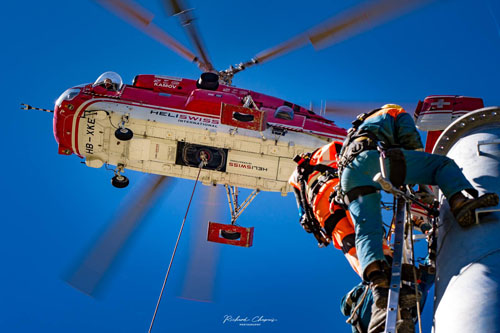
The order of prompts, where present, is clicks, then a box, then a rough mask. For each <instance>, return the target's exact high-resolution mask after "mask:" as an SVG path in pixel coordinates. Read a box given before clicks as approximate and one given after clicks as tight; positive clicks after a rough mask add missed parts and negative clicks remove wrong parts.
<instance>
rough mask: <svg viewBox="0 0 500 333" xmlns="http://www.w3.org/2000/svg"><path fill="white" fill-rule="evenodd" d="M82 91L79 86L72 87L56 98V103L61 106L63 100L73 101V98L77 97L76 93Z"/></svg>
mask: <svg viewBox="0 0 500 333" xmlns="http://www.w3.org/2000/svg"><path fill="white" fill-rule="evenodd" d="M79 93H80V89H78V88H70V89H68V90H66V91H65V92H63V93H62V94H61V96H59V98H58V99H57V100H56V105H57V106H61V103H62V102H63V101H71V100H72V99H73V98H75V96H76V95H78V94H79Z"/></svg>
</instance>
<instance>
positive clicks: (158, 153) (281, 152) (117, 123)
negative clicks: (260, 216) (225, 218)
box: [25, 0, 422, 293]
mask: <svg viewBox="0 0 500 333" xmlns="http://www.w3.org/2000/svg"><path fill="white" fill-rule="evenodd" d="M98 2H99V3H100V4H101V5H102V6H104V7H106V8H108V9H110V10H111V11H113V12H115V13H116V14H118V15H120V16H122V17H123V18H124V19H126V20H127V21H129V22H130V23H132V24H134V25H135V26H137V27H138V28H140V29H141V30H143V31H144V32H145V33H146V34H148V35H150V36H151V37H153V38H155V39H157V40H158V41H160V42H161V43H163V44H165V45H166V46H167V47H169V48H171V49H172V50H174V51H176V52H177V53H179V54H180V55H181V56H182V57H184V58H186V59H188V60H189V61H192V62H194V63H195V64H197V65H198V67H199V68H200V69H201V70H202V71H203V73H202V74H201V76H200V78H199V79H198V80H193V79H186V78H176V77H170V76H163V75H137V76H136V77H135V79H134V80H133V82H132V84H131V85H128V84H124V83H123V81H122V79H121V77H120V76H119V75H118V74H117V73H114V72H106V73H104V74H102V75H101V76H99V78H98V79H97V80H96V81H95V82H94V83H90V84H84V85H80V86H76V87H72V88H70V89H68V90H66V91H65V92H64V93H63V94H62V95H61V96H60V97H59V98H58V99H57V101H56V103H55V109H54V110H53V112H54V135H55V138H56V140H57V142H58V145H59V150H58V151H59V154H63V155H72V154H75V155H77V156H79V157H81V158H83V159H85V164H86V165H87V166H89V167H93V168H100V167H102V166H103V165H106V166H108V165H114V166H115V168H114V169H113V172H114V176H113V178H112V184H113V185H114V186H116V187H119V188H122V187H126V186H127V185H128V184H129V180H128V178H127V177H126V176H125V175H124V171H125V170H127V169H129V170H136V171H141V172H145V173H151V174H156V175H159V176H160V177H158V178H156V179H155V181H154V182H153V183H151V184H149V187H148V188H147V189H146V190H145V191H144V193H142V195H141V196H140V198H139V199H137V200H136V202H137V205H136V206H135V207H134V208H132V211H131V212H129V213H127V214H124V216H126V217H127V219H128V220H131V219H132V220H134V219H135V220H138V219H139V216H141V214H140V210H141V209H142V208H141V207H142V206H143V203H145V202H147V201H148V200H149V199H150V198H151V197H152V196H153V195H154V194H155V193H156V192H157V191H158V190H159V188H160V185H161V184H162V183H163V182H164V181H165V180H166V179H167V177H178V178H186V179H196V178H197V175H198V170H199V169H200V167H201V173H200V178H199V179H200V180H201V182H202V183H203V184H205V185H224V186H225V187H226V190H227V194H228V202H229V205H230V211H231V224H230V225H222V224H212V225H211V226H210V228H209V240H212V241H216V242H221V243H226V244H233V245H240V246H251V244H252V233H253V229H252V228H243V227H240V226H238V225H236V220H237V218H238V217H239V216H240V214H241V213H242V212H243V210H244V209H245V208H246V207H247V206H248V204H250V202H251V201H252V200H253V199H254V198H255V196H256V195H257V193H258V192H259V191H272V192H280V193H281V194H282V195H286V194H287V193H288V192H289V191H290V190H291V188H290V186H289V185H288V183H287V181H288V178H289V176H290V174H291V173H292V171H293V170H294V168H295V166H296V164H295V163H294V162H293V160H292V159H293V157H294V156H296V155H297V154H301V153H304V152H308V151H312V150H314V149H316V148H317V147H319V146H322V145H324V144H326V143H328V142H330V141H332V140H339V141H342V140H343V139H344V138H345V135H346V130H345V129H343V128H340V127H338V126H336V125H335V123H334V122H333V121H331V120H329V119H326V118H324V117H323V116H321V115H318V114H315V113H314V112H313V111H312V110H311V109H308V108H305V107H302V106H300V105H297V104H294V103H291V102H288V101H285V100H282V99H279V98H276V97H272V96H269V95H265V94H262V93H258V92H254V91H250V90H248V89H242V88H237V87H234V86H233V85H232V79H233V76H234V75H235V74H236V73H238V72H240V71H242V70H244V69H246V68H248V67H251V66H253V65H256V64H260V63H263V62H266V61H269V60H271V59H274V58H276V57H278V56H281V55H283V54H285V53H286V52H289V51H291V50H294V49H296V48H298V47H301V46H303V45H305V44H307V43H312V44H313V45H314V46H317V47H323V46H327V45H329V44H331V43H332V42H334V41H338V40H339V39H344V38H346V37H348V36H349V35H352V34H353V33H356V32H359V31H361V30H362V29H364V28H366V27H367V26H369V25H373V24H374V23H379V22H382V21H383V20H384V19H388V18H390V17H392V16H395V15H396V14H400V13H401V12H402V11H406V10H409V9H410V8H412V7H413V6H415V5H418V4H421V3H422V1H416V0H383V1H378V2H368V3H365V4H363V5H361V6H358V7H357V8H354V9H351V10H349V11H348V12H346V13H344V14H342V15H339V16H335V17H334V18H333V19H332V20H329V21H327V22H325V23H322V24H320V25H318V26H317V27H314V28H312V29H310V30H308V31H306V32H304V33H302V34H300V35H298V36H296V37H294V38H291V39H290V40H288V41H286V42H284V43H281V44H279V45H277V46H275V47H273V48H271V49H268V50H266V51H263V52H261V53H259V54H257V55H256V56H255V57H254V58H252V59H251V60H249V61H246V62H243V63H240V64H238V65H236V66H230V67H229V68H228V69H226V70H221V71H217V70H215V69H214V68H213V66H212V64H211V62H210V59H209V56H208V55H207V53H206V52H205V49H204V47H203V43H202V41H201V38H200V35H199V33H198V31H197V29H196V27H195V25H194V19H193V16H192V11H191V10H188V9H186V8H187V7H186V6H185V5H184V4H183V2H182V1H180V0H168V1H167V0H165V4H166V7H167V8H168V9H169V10H170V12H171V14H174V15H177V16H178V17H179V18H180V19H181V23H182V25H183V26H184V27H185V28H186V31H187V33H188V35H189V37H190V39H191V41H192V43H193V45H194V47H195V48H196V51H197V54H198V55H195V53H193V52H191V51H190V50H189V49H188V48H186V47H184V46H183V45H181V44H180V43H179V42H177V41H176V40H174V39H173V38H172V37H170V36H169V35H168V34H166V33H165V32H164V31H162V30H161V29H160V28H159V27H157V26H156V25H154V23H152V18H153V17H152V15H151V14H149V13H148V12H147V11H146V10H144V9H142V8H141V7H140V6H139V5H137V4H135V3H132V2H131V1H129V0H99V1H98ZM25 108H26V109H36V108H33V107H31V106H29V105H25ZM46 111H47V110H46ZM51 112H52V111H51ZM238 187H243V188H248V189H252V190H253V192H252V193H251V194H250V195H249V196H248V198H247V199H246V200H245V201H244V202H243V203H241V204H239V203H238ZM137 222H138V221H128V222H124V223H128V224H134V223H137ZM117 229H120V228H117ZM127 230H133V228H128V229H127ZM122 234H123V232H122ZM125 234H126V233H125ZM109 237H111V238H112V237H114V236H112V235H111V236H109ZM126 238H127V235H122V237H121V238H120V239H121V240H120V241H119V242H118V243H120V244H121V243H123V242H124V241H125V239H126ZM102 243H104V244H105V243H107V241H103V242H102ZM120 244H118V245H116V247H115V249H114V250H112V251H113V253H108V254H107V255H104V256H103V255H102V251H103V250H102V249H99V248H96V249H95V250H94V254H91V255H90V256H89V258H88V259H87V260H90V261H92V260H94V259H92V257H95V258H102V257H106V258H109V259H107V261H108V263H107V264H104V265H100V266H101V268H100V269H101V271H100V272H96V273H97V275H99V276H100V275H102V274H104V272H105V270H106V267H107V265H108V264H109V262H111V261H112V258H113V257H114V256H115V254H116V252H117V251H118V250H119V248H120ZM96 260H97V259H96ZM84 266H92V264H89V263H86V264H84ZM99 279H100V277H96V278H95V280H96V281H98V280H99ZM95 283H97V282H95ZM76 284H80V282H76ZM80 287H82V289H85V291H86V292H88V293H92V290H93V288H94V287H95V285H94V284H92V283H91V287H88V288H87V287H83V286H81V285H80Z"/></svg>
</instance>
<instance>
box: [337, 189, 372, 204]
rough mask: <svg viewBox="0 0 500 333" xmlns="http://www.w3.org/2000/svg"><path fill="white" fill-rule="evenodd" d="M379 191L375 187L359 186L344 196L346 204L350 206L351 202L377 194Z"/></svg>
mask: <svg viewBox="0 0 500 333" xmlns="http://www.w3.org/2000/svg"><path fill="white" fill-rule="evenodd" d="M377 191H378V190H377V188H376V187H375V186H371V185H367V186H358V187H355V188H353V189H352V190H350V191H348V192H347V193H346V195H345V196H344V203H345V204H346V205H348V206H349V204H350V203H351V202H353V201H354V200H356V199H357V198H359V197H362V196H364V195H368V194H372V193H376V192H377Z"/></svg>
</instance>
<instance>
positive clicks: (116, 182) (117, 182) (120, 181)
mask: <svg viewBox="0 0 500 333" xmlns="http://www.w3.org/2000/svg"><path fill="white" fill-rule="evenodd" d="M129 183H130V181H129V180H128V178H127V177H125V176H122V175H116V176H114V177H113V178H111V185H113V186H114V187H116V188H124V187H127V186H128V184H129Z"/></svg>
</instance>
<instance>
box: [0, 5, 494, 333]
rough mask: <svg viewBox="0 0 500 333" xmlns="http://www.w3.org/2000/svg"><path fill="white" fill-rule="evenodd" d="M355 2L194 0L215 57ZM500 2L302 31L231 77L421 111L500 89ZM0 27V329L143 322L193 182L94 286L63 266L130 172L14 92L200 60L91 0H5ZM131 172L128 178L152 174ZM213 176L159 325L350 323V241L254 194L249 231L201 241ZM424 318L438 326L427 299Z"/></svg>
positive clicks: (278, 91)
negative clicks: (341, 241) (240, 239)
mask: <svg viewBox="0 0 500 333" xmlns="http://www.w3.org/2000/svg"><path fill="white" fill-rule="evenodd" d="M356 3H358V1H354V0H346V1H337V2H335V4H333V2H332V1H328V0H313V1H308V2H303V1H265V0H253V1H230V0H218V1H215V0H214V1H200V0H190V5H191V6H192V7H194V8H196V12H195V13H196V16H197V17H198V18H199V20H198V21H197V23H198V26H199V27H200V28H201V31H202V35H203V37H204V39H205V42H206V44H207V47H208V49H209V51H210V55H211V57H212V60H213V62H214V64H215V66H216V67H218V68H226V67H227V66H228V65H230V64H233V63H237V62H239V61H244V60H247V59H249V58H250V57H252V56H254V55H255V54H256V53H258V52H259V51H261V50H264V49H266V48H268V47H271V46H273V45H275V44H277V43H279V42H281V41H283V40H285V39H287V38H289V37H291V36H293V35H295V34H297V33H300V32H301V31H303V30H304V29H306V28H309V27H311V26H313V25H314V24H316V23H317V22H320V21H321V20H324V19H326V18H328V17H330V16H331V15H333V14H335V13H337V12H339V11H340V10H341V9H343V8H348V7H350V6H352V5H354V4H356ZM141 4H142V5H143V6H144V7H146V8H148V9H150V10H151V11H152V12H154V13H156V14H157V17H156V18H155V22H157V23H158V24H160V25H161V26H162V27H164V28H165V29H167V30H168V31H169V32H170V33H171V34H172V35H174V36H175V37H177V38H178V39H179V40H180V41H181V42H183V43H184V44H186V45H187V44H188V40H187V38H186V37H185V35H184V33H183V31H181V29H180V28H179V26H178V22H177V19H176V18H167V17H165V16H163V15H162V9H161V6H160V5H159V1H156V0H148V1H146V0H144V1H141ZM499 19H500V4H499V3H498V2H497V1H493V0H478V1H465V0H455V1H436V2H434V3H432V4H430V5H428V6H426V7H424V8H421V9H418V10H416V11H414V12H412V13H410V14H408V15H405V16H404V17H401V18H398V19H396V20H393V21H391V22H389V23H386V24H384V25H382V26H380V27H377V28H375V29H373V30H371V31H368V32H365V33H363V34H361V35H358V36H356V37H354V38H351V39H349V40H347V41H344V42H342V43H339V44H337V45H334V46H332V47H330V48H328V49H324V50H321V51H319V52H315V50H314V49H313V48H312V47H311V46H306V47H304V48H302V49H300V50H298V51H296V52H294V53H290V54H288V55H286V56H283V57H281V58H279V59H277V60H274V61H272V62H269V63H265V64H263V65H261V66H258V67H254V68H252V69H249V70H248V71H246V72H243V73H240V74H239V75H238V76H237V77H236V79H235V81H234V84H235V85H237V86H240V87H244V88H248V89H252V90H255V91H259V92H263V93H266V94H270V95H274V96H277V97H281V98H284V99H287V100H290V101H293V102H296V103H301V104H304V105H308V104H309V102H310V101H314V102H316V103H318V104H319V101H320V100H330V101H351V102H356V101H358V102H359V101H361V102H372V101H375V102H380V103H386V102H396V103H401V104H402V105H403V106H405V107H407V108H408V109H409V111H411V112H412V111H413V110H412V108H413V106H414V105H415V104H416V102H417V101H418V100H419V99H423V98H425V97H426V96H428V95H431V94H462V95H470V96H476V97H482V98H484V100H485V104H486V105H490V106H491V105H500V94H499V89H498V78H499V77H500V62H499V61H498V59H499V56H500V31H499V24H498V20H499ZM0 28H1V31H2V34H1V35H0V40H1V44H2V52H1V53H0V66H1V69H2V70H1V78H2V79H1V80H0V88H1V89H0V91H1V95H2V99H3V102H4V107H3V109H4V111H3V115H4V120H6V121H5V122H4V124H5V125H6V126H4V132H3V134H4V139H3V140H4V141H3V142H4V143H3V147H4V148H3V152H2V154H1V155H0V159H1V168H2V173H1V174H2V176H3V177H2V180H3V181H2V185H3V186H2V187H3V193H4V195H3V198H2V212H3V217H2V221H1V226H2V227H1V233H0V253H2V256H1V257H2V266H3V269H2V274H1V275H0V284H1V286H2V288H1V291H0V331H2V332H144V331H146V330H147V328H148V326H149V321H150V319H151V315H152V312H153V310H154V305H155V302H156V299H157V295H158V293H159V289H160V287H161V283H162V281H163V276H164V272H165V270H166V266H167V264H168V260H169V258H170V254H171V251H172V248H173V245H174V242H175V237H176V234H177V231H178V228H179V226H180V223H181V220H182V217H183V214H184V211H185V207H186V204H187V200H188V198H189V194H190V191H191V189H192V186H193V182H192V181H182V180H181V181H177V182H175V183H174V184H172V185H171V186H170V188H169V191H167V192H165V193H164V195H163V196H162V197H161V199H160V201H159V203H158V204H157V205H156V207H155V209H154V210H153V212H152V213H151V214H150V215H149V217H148V218H147V219H146V220H145V221H144V223H143V225H142V227H141V228H140V230H139V232H138V233H137V234H136V235H135V236H134V238H133V239H132V241H131V243H130V244H129V246H128V247H127V249H126V251H125V252H124V254H123V255H122V257H121V260H120V262H119V263H118V264H117V265H116V266H115V267H114V269H113V271H112V274H111V276H109V278H108V279H107V288H104V290H103V292H102V293H101V294H100V297H99V298H90V297H88V296H86V295H84V294H82V293H80V292H78V291H76V290H75V289H73V288H71V287H69V286H68V285H67V284H66V283H65V282H64V281H63V280H61V278H60V277H61V276H62V275H63V274H64V273H65V272H66V271H67V270H68V269H69V268H70V267H71V266H72V265H74V263H75V261H76V260H77V259H78V258H79V257H80V256H81V255H82V253H84V252H85V250H86V249H87V248H88V247H89V245H90V244H91V243H92V242H93V240H94V239H95V238H96V236H97V235H99V233H100V232H101V231H102V230H104V229H105V227H106V226H107V225H108V224H109V222H110V220H111V219H112V217H113V216H114V215H115V214H116V212H117V211H118V210H119V209H120V208H122V207H123V206H121V205H122V203H123V202H124V199H125V198H126V197H127V195H128V194H129V193H132V191H133V186H131V188H130V189H126V190H118V189H114V188H113V187H111V185H110V182H109V179H110V177H111V176H112V175H111V173H110V172H109V171H106V170H104V169H99V170H96V169H91V168H87V167H86V166H85V165H83V164H81V163H80V160H79V159H78V158H77V157H75V156H71V157H67V156H61V155H58V154H57V145H56V143H55V141H54V138H53V134H52V119H51V116H50V115H49V114H45V113H41V112H27V111H21V110H18V106H19V103H21V102H24V103H29V104H32V105H35V106H39V107H46V108H53V103H54V101H55V99H56V98H57V97H58V96H59V95H60V94H61V93H62V92H63V91H64V90H65V89H67V88H69V87H71V86H74V85H77V84H80V83H86V82H92V81H94V80H95V79H96V78H97V77H98V76H99V75H100V74H101V73H102V72H104V71H108V70H112V71H116V72H117V73H119V74H120V75H122V77H123V79H124V81H125V82H127V83H130V82H131V80H132V78H133V77H134V76H135V75H136V74H140V73H142V74H164V75H172V76H178V77H188V78H196V77H197V76H198V75H199V73H198V71H197V68H196V67H195V66H194V65H192V64H190V63H188V62H186V61H184V60H183V59H181V58H180V57H178V56H177V55H176V54H174V53H173V52H171V51H170V50H168V49H166V48H164V47H163V46H162V45H160V44H158V43H156V42H155V41H154V40H152V39H150V38H148V37H146V36H144V35H143V34H142V33H141V32H139V31H137V30H135V29H134V28H133V27H131V26H129V25H127V24H126V23H124V22H123V21H122V20H120V19H119V18H117V17H115V16H114V15H113V14H111V13H109V12H108V11H106V10H104V9H102V8H101V7H99V6H98V5H96V3H94V2H92V1H87V0H82V1H62V0H54V1H48V2H40V1H29V0H28V1H8V2H4V3H3V4H2V11H1V12H0ZM333 119H335V118H333ZM128 176H129V177H130V179H131V183H132V184H133V185H134V184H138V183H140V181H142V180H143V179H144V178H146V177H147V176H146V175H142V174H140V173H134V172H128ZM217 190H218V195H221V194H223V191H222V188H220V189H217ZM209 191H210V189H209V188H207V187H204V186H203V187H200V190H199V191H198V192H197V193H196V194H195V204H194V206H193V210H192V211H191V214H190V216H189V218H188V222H187V227H186V228H187V229H186V230H185V235H184V236H185V237H184V238H183V239H182V240H181V244H180V247H179V253H178V257H177V260H176V262H175V264H174V268H173V271H172V274H171V279H170V280H169V283H168V285H167V290H166V294H165V296H164V299H163V302H162V305H161V307H160V311H159V314H158V319H157V323H156V324H157V326H156V327H155V330H154V331H155V332H180V331H181V330H182V331H184V332H196V331H203V332H206V333H209V332H240V331H241V332H247V331H255V332H285V331H288V332H306V331H324V332H349V327H348V326H347V325H346V324H345V323H344V321H345V318H344V317H343V316H342V315H341V313H340V312H339V309H338V308H339V300H340V298H341V296H342V295H343V294H344V293H345V292H347V291H348V290H349V289H350V287H351V286H353V285H354V284H356V283H357V281H358V278H357V276H356V275H355V274H354V273H353V272H352V270H351V269H350V268H349V266H348V265H347V263H346V261H345V260H344V258H343V256H342V254H341V252H340V251H338V250H334V249H332V248H331V247H329V248H328V249H318V248H317V247H316V245H315V242H314V240H313V238H312V237H311V236H310V235H307V234H306V233H304V232H303V231H302V229H301V228H300V226H299V225H298V223H297V213H296V208H295V202H294V199H293V197H292V196H291V195H289V196H288V197H284V198H283V197H280V196H279V194H269V193H262V194H260V195H259V196H258V197H257V199H256V200H255V203H254V204H253V205H252V206H250V208H249V209H248V211H247V212H246V213H245V214H244V215H243V216H242V218H241V221H240V223H241V224H242V225H245V226H254V227H255V239H254V246H253V247H252V248H249V249H245V248H235V247H230V246H219V245H213V244H205V243H204V242H199V243H196V239H197V237H204V235H203V233H204V230H205V229H206V222H207V221H206V219H207V217H203V216H202V215H203V214H202V213H203V211H204V210H205V209H206V206H207V202H208V200H207V199H206V197H207V195H208V194H209ZM129 199H130V200H132V201H133V198H130V195H129ZM212 211H213V213H211V214H209V217H210V219H211V220H215V221H219V222H228V217H227V213H228V209H227V207H226V205H225V202H221V203H220V209H213V210H212ZM215 211H218V213H215ZM200 230H201V232H200ZM200 235H201V236H200ZM193 244H203V245H199V246H193ZM190 258H197V259H196V260H192V261H190V260H189V259H190ZM210 261H213V262H214V264H216V266H214V267H215V268H214V272H215V287H214V289H213V302H211V303H200V302H193V301H188V300H185V299H182V298H179V297H178V296H181V295H183V288H184V286H183V285H184V284H183V281H184V280H185V276H186V272H191V273H190V274H195V271H196V270H194V271H193V270H192V269H190V268H189V267H192V266H194V267H195V268H198V271H201V272H202V273H203V272H204V271H209V270H210V268H209V267H212V265H211V263H210ZM192 262H195V263H196V264H194V265H191V264H190V263H192ZM207 275H210V274H207ZM200 279H201V280H200V281H201V282H200V283H199V284H200V285H201V286H203V284H206V285H209V284H210V282H209V281H211V280H209V279H208V277H206V276H205V277H201V278H200ZM207 279H208V280H207ZM427 310H430V307H428V308H427ZM225 315H232V316H238V315H240V316H242V317H245V316H249V317H253V316H261V315H262V316H264V317H265V318H275V319H277V320H278V321H277V322H274V323H266V324H263V325H262V326H260V327H240V326H237V325H234V324H229V323H226V324H223V318H224V316H225ZM424 320H425V323H424V327H425V331H426V332H429V331H430V325H431V317H430V315H429V312H427V314H426V315H425V316H424Z"/></svg>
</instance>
